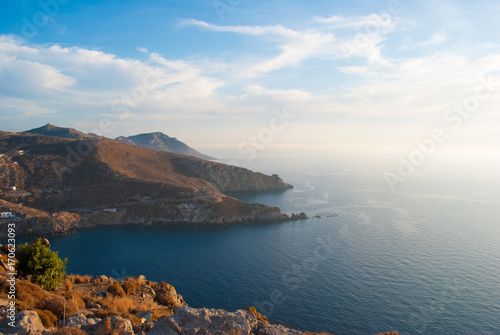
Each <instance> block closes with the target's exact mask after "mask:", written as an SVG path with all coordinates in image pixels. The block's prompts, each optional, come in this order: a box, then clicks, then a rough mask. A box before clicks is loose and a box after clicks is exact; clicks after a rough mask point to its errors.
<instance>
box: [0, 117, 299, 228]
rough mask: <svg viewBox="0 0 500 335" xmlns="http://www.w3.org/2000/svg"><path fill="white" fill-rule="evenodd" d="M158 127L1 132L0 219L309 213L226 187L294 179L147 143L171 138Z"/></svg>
mask: <svg viewBox="0 0 500 335" xmlns="http://www.w3.org/2000/svg"><path fill="white" fill-rule="evenodd" d="M152 134H153V135H152V137H151V134H142V135H137V136H132V137H130V138H129V139H130V141H134V144H131V143H124V142H122V141H117V140H112V139H108V138H104V137H100V136H97V135H93V134H84V133H82V132H79V131H78V130H75V129H71V128H62V127H57V126H54V125H51V124H48V125H46V126H44V127H41V128H36V129H32V130H30V131H26V132H22V133H8V132H0V188H1V196H0V210H1V211H2V213H3V216H4V217H2V218H1V219H0V222H6V221H9V220H10V221H11V220H17V233H18V234H19V235H30V234H33V235H59V234H67V233H70V232H74V231H76V230H78V229H82V228H87V227H92V226H95V225H120V224H143V225H151V224H153V223H157V222H185V223H210V224H232V223H243V222H250V221H252V222H264V221H268V222H277V221H287V220H299V219H305V218H306V215H305V214H304V213H300V214H292V215H291V216H289V215H287V214H283V213H282V212H281V210H280V209H279V208H277V207H269V206H266V205H263V204H257V203H245V202H242V201H239V200H237V199H235V198H233V197H230V196H228V195H227V194H226V193H228V192H245V191H284V190H287V189H290V188H292V187H293V186H292V185H290V184H287V183H285V182H284V181H283V180H282V179H281V178H280V177H279V176H278V175H276V174H274V175H272V176H269V175H265V174H262V173H258V172H252V171H250V170H248V169H244V168H240V167H236V166H231V165H226V164H221V163H216V162H213V161H208V160H204V159H200V158H196V157H193V156H188V155H181V154H177V153H172V152H168V151H159V150H153V149H149V148H145V147H142V146H141V147H140V146H139V145H145V144H146V142H147V141H148V138H149V139H156V140H158V141H159V140H164V141H166V142H164V143H167V142H168V141H167V140H168V139H169V138H168V136H166V135H163V134H161V133H152ZM122 140H123V139H122ZM156 140H155V141H153V142H154V143H156V144H158V143H159V142H158V141H156ZM136 142H137V143H136ZM179 143H181V142H179ZM5 234H6V231H5V230H4V229H2V230H1V232H0V237H3V236H5Z"/></svg>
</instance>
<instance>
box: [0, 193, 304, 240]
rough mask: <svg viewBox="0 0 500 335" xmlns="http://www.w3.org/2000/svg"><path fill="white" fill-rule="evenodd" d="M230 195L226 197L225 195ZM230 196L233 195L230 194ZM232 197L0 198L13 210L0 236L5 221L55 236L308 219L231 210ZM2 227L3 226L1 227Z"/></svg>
mask: <svg viewBox="0 0 500 335" xmlns="http://www.w3.org/2000/svg"><path fill="white" fill-rule="evenodd" d="M227 198H229V197H227ZM231 199H232V198H231ZM231 199H224V200H223V199H222V198H220V199H219V200H218V201H217V200H216V201H211V200H210V199H198V200H197V201H181V200H168V199H160V200H156V201H137V202H133V203H125V204H119V205H117V206H116V207H114V208H113V209H112V210H110V209H108V211H106V210H103V209H99V210H93V211H90V210H77V211H75V212H66V211H64V212H56V213H49V212H47V211H42V210H37V209H34V208H29V207H27V206H22V205H19V204H15V203H11V202H8V201H5V200H1V199H0V211H2V212H7V213H12V215H13V216H14V218H15V219H12V218H9V219H2V220H0V228H1V229H0V238H6V237H7V233H8V231H7V229H6V227H7V224H8V223H9V222H13V223H15V225H16V235H17V236H20V237H21V236H47V237H48V236H57V235H66V234H71V233H74V232H76V231H78V230H81V229H87V228H93V227H97V226H118V225H121V226H125V225H133V224H140V225H144V226H151V225H153V224H162V223H181V224H218V225H221V224H222V225H225V224H243V223H248V222H256V223H261V222H262V223H263V222H287V221H297V220H305V219H307V218H308V217H307V215H306V214H305V213H299V214H295V213H292V214H291V215H288V214H283V213H281V210H280V209H279V208H277V207H268V206H265V205H262V204H257V203H255V204H245V206H246V208H245V210H241V209H236V210H231V206H233V205H237V204H239V203H238V202H236V201H234V203H233V201H232V200H231ZM4 228H5V229H4Z"/></svg>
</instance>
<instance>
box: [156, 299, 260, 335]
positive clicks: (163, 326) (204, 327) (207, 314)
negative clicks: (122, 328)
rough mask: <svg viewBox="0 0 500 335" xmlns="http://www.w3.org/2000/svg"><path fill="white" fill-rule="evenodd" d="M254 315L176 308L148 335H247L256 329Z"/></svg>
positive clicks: (256, 322) (245, 312) (185, 307)
mask: <svg viewBox="0 0 500 335" xmlns="http://www.w3.org/2000/svg"><path fill="white" fill-rule="evenodd" d="M257 325H258V321H257V318H256V317H255V315H253V314H252V313H249V312H247V311H244V310H238V311H236V312H234V313H231V312H227V311H225V310H223V309H208V308H190V307H187V306H183V307H180V308H177V309H176V311H175V313H174V314H172V315H171V316H170V317H168V318H165V319H162V320H159V321H158V322H156V325H155V326H154V327H153V329H152V330H151V331H150V332H148V333H147V334H148V335H160V334H169V335H175V334H207V335H208V334H221V335H223V334H228V335H229V334H231V335H249V334H250V333H251V332H252V330H255V329H256V328H257Z"/></svg>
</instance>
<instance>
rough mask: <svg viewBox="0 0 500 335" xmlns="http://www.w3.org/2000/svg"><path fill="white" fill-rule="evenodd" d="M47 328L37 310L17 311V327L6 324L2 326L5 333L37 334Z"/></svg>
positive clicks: (1, 330) (16, 334)
mask: <svg viewBox="0 0 500 335" xmlns="http://www.w3.org/2000/svg"><path fill="white" fill-rule="evenodd" d="M44 329H45V327H44V326H43V324H42V320H40V317H39V316H38V314H37V313H36V312H35V311H22V312H19V313H17V316H16V323H15V327H14V328H12V327H10V326H4V327H1V328H0V332H2V333H3V334H14V335H28V334H30V335H35V334H41V332H42V331H43V330H44Z"/></svg>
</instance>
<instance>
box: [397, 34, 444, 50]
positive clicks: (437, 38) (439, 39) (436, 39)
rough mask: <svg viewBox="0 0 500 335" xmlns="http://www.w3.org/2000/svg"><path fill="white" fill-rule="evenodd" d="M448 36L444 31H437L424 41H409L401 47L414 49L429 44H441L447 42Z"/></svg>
mask: <svg viewBox="0 0 500 335" xmlns="http://www.w3.org/2000/svg"><path fill="white" fill-rule="evenodd" d="M447 38H448V37H447V35H446V33H444V32H440V33H435V34H433V35H432V36H431V37H430V38H429V39H427V40H424V41H420V42H416V43H408V42H407V43H405V44H404V45H403V46H402V47H401V49H402V50H413V49H419V48H425V47H429V46H436V45H439V44H442V43H444V42H446V40H447Z"/></svg>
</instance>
